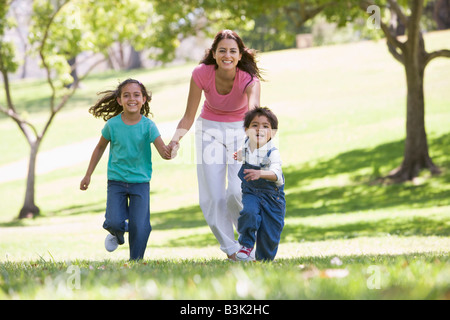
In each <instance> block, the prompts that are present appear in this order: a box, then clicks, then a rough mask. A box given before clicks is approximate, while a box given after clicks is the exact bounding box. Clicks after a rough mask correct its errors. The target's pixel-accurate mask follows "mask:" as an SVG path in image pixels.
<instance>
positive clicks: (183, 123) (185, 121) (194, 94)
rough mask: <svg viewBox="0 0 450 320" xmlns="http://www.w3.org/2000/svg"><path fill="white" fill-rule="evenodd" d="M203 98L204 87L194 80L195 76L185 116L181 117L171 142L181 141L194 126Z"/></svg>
mask: <svg viewBox="0 0 450 320" xmlns="http://www.w3.org/2000/svg"><path fill="white" fill-rule="evenodd" d="M201 98H202V89H200V88H199V87H198V85H197V84H196V83H195V81H194V78H192V77H191V84H190V87H189V96H188V100H187V105H186V111H185V112H184V115H183V118H181V120H180V122H179V123H178V127H177V130H176V132H175V134H174V135H173V138H172V140H171V142H172V141H175V142H179V141H180V139H181V138H182V137H183V136H184V135H185V134H186V133H187V132H188V131H189V129H190V128H191V127H192V124H193V123H194V120H195V115H196V114H197V109H198V106H199V104H200V100H201Z"/></svg>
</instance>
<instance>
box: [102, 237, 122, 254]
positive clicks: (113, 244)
mask: <svg viewBox="0 0 450 320" xmlns="http://www.w3.org/2000/svg"><path fill="white" fill-rule="evenodd" d="M118 246H119V242H118V241H117V237H116V236H113V235H112V234H111V233H108V235H107V236H106V239H105V249H106V251H109V252H113V251H114V250H116V249H117V247H118Z"/></svg>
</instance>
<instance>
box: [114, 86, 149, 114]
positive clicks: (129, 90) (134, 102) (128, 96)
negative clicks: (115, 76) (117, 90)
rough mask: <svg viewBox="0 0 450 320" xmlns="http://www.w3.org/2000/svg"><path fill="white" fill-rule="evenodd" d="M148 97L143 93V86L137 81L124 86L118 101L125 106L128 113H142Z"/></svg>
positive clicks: (125, 111) (124, 108)
mask: <svg viewBox="0 0 450 320" xmlns="http://www.w3.org/2000/svg"><path fill="white" fill-rule="evenodd" d="M145 101H146V98H145V97H144V96H143V95H142V91H141V87H140V85H139V84H137V83H129V84H127V85H125V86H124V87H123V88H122V92H121V94H120V97H118V98H117V102H118V103H119V104H120V105H121V106H122V107H123V112H124V113H127V114H135V113H138V114H139V113H140V112H141V108H142V105H143V104H144V103H145Z"/></svg>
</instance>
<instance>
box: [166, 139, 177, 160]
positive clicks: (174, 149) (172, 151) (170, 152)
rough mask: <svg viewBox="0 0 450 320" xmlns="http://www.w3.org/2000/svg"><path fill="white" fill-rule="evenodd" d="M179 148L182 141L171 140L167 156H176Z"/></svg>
mask: <svg viewBox="0 0 450 320" xmlns="http://www.w3.org/2000/svg"><path fill="white" fill-rule="evenodd" d="M179 148H180V143H179V142H176V141H173V140H172V141H170V143H169V144H168V145H167V149H166V156H167V157H168V158H169V159H173V158H175V157H176V155H177V151H178V149H179Z"/></svg>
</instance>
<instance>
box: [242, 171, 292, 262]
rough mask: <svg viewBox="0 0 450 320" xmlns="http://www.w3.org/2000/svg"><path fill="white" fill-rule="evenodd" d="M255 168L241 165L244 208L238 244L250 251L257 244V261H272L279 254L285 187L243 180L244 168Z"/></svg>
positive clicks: (271, 183) (268, 182) (262, 181)
mask: <svg viewBox="0 0 450 320" xmlns="http://www.w3.org/2000/svg"><path fill="white" fill-rule="evenodd" d="M257 168H259V167H256V166H252V165H248V164H244V165H242V168H241V170H240V171H239V177H240V178H241V180H242V204H243V206H244V208H243V209H242V211H241V212H240V217H239V219H238V232H239V234H240V236H239V243H240V244H241V245H243V246H245V247H247V248H253V247H254V246H255V243H256V250H255V257H256V259H257V260H273V259H275V255H276V254H277V251H278V245H279V243H280V238H281V231H282V230H283V227H284V216H285V214H286V200H285V196H284V186H281V187H279V188H278V187H277V186H276V185H275V183H273V182H271V181H268V180H265V179H259V180H256V181H245V179H244V178H243V177H244V174H243V171H244V169H257Z"/></svg>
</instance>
